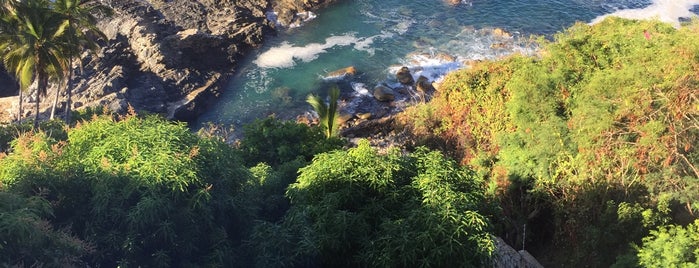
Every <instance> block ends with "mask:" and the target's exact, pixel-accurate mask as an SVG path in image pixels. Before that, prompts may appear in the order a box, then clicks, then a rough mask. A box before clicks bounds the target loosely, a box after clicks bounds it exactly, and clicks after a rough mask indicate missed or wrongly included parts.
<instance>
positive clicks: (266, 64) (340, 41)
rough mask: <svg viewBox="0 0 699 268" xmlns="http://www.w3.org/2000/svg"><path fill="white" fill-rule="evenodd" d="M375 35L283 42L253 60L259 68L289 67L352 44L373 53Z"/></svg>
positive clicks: (349, 35) (356, 47)
mask: <svg viewBox="0 0 699 268" xmlns="http://www.w3.org/2000/svg"><path fill="white" fill-rule="evenodd" d="M376 37H380V36H372V37H365V38H358V37H355V36H354V35H353V34H346V35H338V36H331V37H328V38H326V39H325V43H323V44H320V43H311V44H308V45H305V46H302V47H301V46H293V45H291V44H289V43H288V42H284V43H282V44H281V45H279V46H277V47H273V48H270V49H269V50H267V51H266V52H264V53H262V54H260V55H259V56H258V57H257V59H256V60H255V61H253V62H254V63H255V64H256V65H257V66H259V67H260V68H290V67H293V66H294V65H296V61H297V60H300V61H303V62H311V61H313V60H315V59H317V58H318V56H319V55H320V54H323V53H326V52H327V50H328V49H330V48H333V47H336V46H349V45H353V44H354V49H356V50H360V51H365V52H367V53H369V54H373V48H371V44H372V42H373V39H374V38H376Z"/></svg>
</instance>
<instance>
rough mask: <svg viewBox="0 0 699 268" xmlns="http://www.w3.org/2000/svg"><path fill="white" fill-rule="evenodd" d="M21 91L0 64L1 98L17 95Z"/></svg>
mask: <svg viewBox="0 0 699 268" xmlns="http://www.w3.org/2000/svg"><path fill="white" fill-rule="evenodd" d="M18 89H19V87H18V85H17V82H16V81H15V79H14V78H12V76H10V74H9V73H8V72H7V70H5V67H4V66H2V64H0V98H1V97H7V96H14V95H17V92H18V91H17V90H18Z"/></svg>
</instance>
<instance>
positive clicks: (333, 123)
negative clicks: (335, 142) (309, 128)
mask: <svg viewBox="0 0 699 268" xmlns="http://www.w3.org/2000/svg"><path fill="white" fill-rule="evenodd" d="M329 93H330V94H329V97H330V103H329V104H325V101H323V99H322V98H321V97H320V96H316V95H313V94H311V95H308V98H307V99H306V102H307V103H308V104H310V105H311V106H313V109H314V110H315V111H316V113H318V121H320V125H321V127H322V128H323V129H324V130H325V137H326V138H328V139H329V138H331V137H333V136H336V135H337V128H338V125H337V119H338V117H339V115H338V113H337V100H338V99H339V98H340V89H339V88H337V87H333V88H331V89H330V92H329Z"/></svg>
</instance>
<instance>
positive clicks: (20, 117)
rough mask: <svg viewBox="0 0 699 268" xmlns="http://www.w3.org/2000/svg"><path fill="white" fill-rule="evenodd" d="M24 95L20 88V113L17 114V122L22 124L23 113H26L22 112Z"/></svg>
mask: <svg viewBox="0 0 699 268" xmlns="http://www.w3.org/2000/svg"><path fill="white" fill-rule="evenodd" d="M22 93H24V91H23V90H22V88H20V89H19V111H18V112H17V122H18V123H20V124H21V123H22V112H24V111H22V95H23V94H22Z"/></svg>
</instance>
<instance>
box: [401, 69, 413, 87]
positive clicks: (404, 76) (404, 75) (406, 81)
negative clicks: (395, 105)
mask: <svg viewBox="0 0 699 268" xmlns="http://www.w3.org/2000/svg"><path fill="white" fill-rule="evenodd" d="M396 80H398V82H400V83H401V84H403V85H408V86H412V85H413V84H415V79H414V78H413V75H412V74H411V73H410V69H408V67H405V66H403V67H401V68H400V70H398V72H397V73H396Z"/></svg>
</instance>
